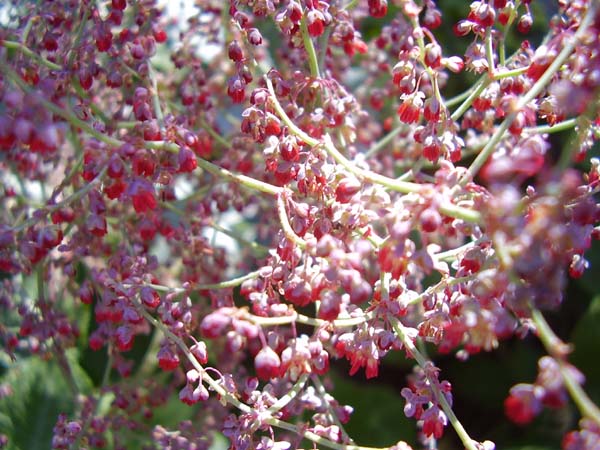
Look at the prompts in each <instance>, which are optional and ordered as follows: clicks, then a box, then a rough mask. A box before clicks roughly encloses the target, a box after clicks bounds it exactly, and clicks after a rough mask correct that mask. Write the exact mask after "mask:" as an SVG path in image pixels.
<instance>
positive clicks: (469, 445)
mask: <svg viewBox="0 0 600 450" xmlns="http://www.w3.org/2000/svg"><path fill="white" fill-rule="evenodd" d="M390 321H391V324H392V327H393V328H394V331H395V332H396V334H397V335H398V337H399V338H400V340H401V341H402V343H403V344H404V347H405V349H406V350H407V352H408V353H409V354H410V355H411V356H412V357H413V358H414V359H415V360H416V361H417V364H419V366H420V367H421V368H423V369H424V368H425V367H426V365H427V359H426V358H425V356H423V354H422V353H421V352H420V351H419V350H418V349H417V347H416V346H415V344H414V343H413V341H412V339H411V338H410V336H409V335H408V334H407V333H406V329H405V327H404V325H402V323H400V321H399V320H398V319H396V318H395V317H394V318H391V319H390ZM428 379H429V377H428ZM436 381H437V380H432V379H429V385H430V386H431V389H432V391H433V393H434V394H435V397H436V400H437V402H438V404H439V405H440V406H441V407H442V410H443V411H444V413H445V414H446V416H447V417H448V420H449V421H450V424H451V425H452V428H454V430H455V431H456V434H458V437H459V438H460V440H461V441H462V443H463V445H464V446H465V448H466V449H467V450H477V442H476V441H474V440H473V439H471V437H470V436H469V433H467V430H465V427H463V425H462V423H461V422H460V420H458V418H457V417H456V414H454V411H453V410H452V407H451V406H450V404H449V403H448V401H447V400H446V397H445V396H444V394H443V393H442V392H441V391H440V389H439V386H438V385H437V383H436Z"/></svg>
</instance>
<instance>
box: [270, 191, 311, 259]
mask: <svg viewBox="0 0 600 450" xmlns="http://www.w3.org/2000/svg"><path fill="white" fill-rule="evenodd" d="M277 215H278V216H279V222H280V223H281V227H282V228H283V232H284V233H285V236H286V237H287V238H288V239H289V240H290V241H292V242H293V243H294V244H296V245H297V246H298V247H300V248H301V249H304V248H306V241H305V240H304V239H302V238H301V237H300V236H298V235H297V234H296V232H295V231H294V229H293V228H292V226H291V225H290V222H289V220H288V216H287V211H286V207H285V195H284V194H283V192H282V193H280V194H279V195H278V196H277Z"/></svg>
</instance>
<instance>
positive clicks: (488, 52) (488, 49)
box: [485, 27, 496, 76]
mask: <svg viewBox="0 0 600 450" xmlns="http://www.w3.org/2000/svg"><path fill="white" fill-rule="evenodd" d="M485 57H486V59H487V63H488V74H490V75H492V76H493V74H494V73H495V71H496V70H495V69H494V42H493V40H492V28H491V27H487V28H486V30H485Z"/></svg>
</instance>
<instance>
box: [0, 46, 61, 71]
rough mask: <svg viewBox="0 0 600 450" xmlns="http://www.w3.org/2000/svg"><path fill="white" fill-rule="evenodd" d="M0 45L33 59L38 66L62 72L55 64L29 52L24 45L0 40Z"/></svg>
mask: <svg viewBox="0 0 600 450" xmlns="http://www.w3.org/2000/svg"><path fill="white" fill-rule="evenodd" d="M0 43H1V44H2V45H3V46H4V47H6V48H9V49H14V50H19V51H20V52H21V53H23V54H24V55H25V56H27V57H29V58H31V59H33V60H34V61H36V62H38V63H39V64H41V65H43V66H45V67H47V68H48V69H50V70H57V71H58V70H62V67H61V66H59V65H58V64H56V63H53V62H52V61H48V60H47V59H46V58H44V57H42V56H40V55H38V54H37V53H35V52H34V51H32V50H30V49H29V48H28V47H26V46H25V45H23V44H21V43H20V42H15V41H2V40H0Z"/></svg>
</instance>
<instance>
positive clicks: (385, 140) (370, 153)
mask: <svg viewBox="0 0 600 450" xmlns="http://www.w3.org/2000/svg"><path fill="white" fill-rule="evenodd" d="M404 130H406V125H405V124H402V125H400V126H397V127H396V128H394V129H393V130H392V131H390V132H389V133H388V134H386V135H385V136H384V137H382V138H381V139H380V140H379V141H377V142H375V144H373V145H372V146H371V148H369V150H367V152H366V153H365V159H367V158H371V157H372V156H373V155H375V154H376V153H377V152H379V151H380V150H381V149H382V148H384V147H385V146H386V145H388V144H389V143H390V142H392V141H393V140H394V138H395V137H396V136H398V135H399V134H400V132H401V131H404Z"/></svg>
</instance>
